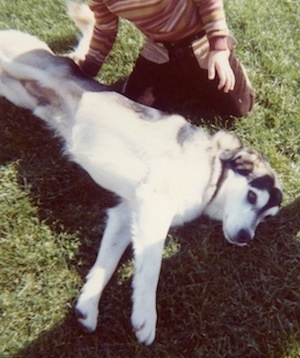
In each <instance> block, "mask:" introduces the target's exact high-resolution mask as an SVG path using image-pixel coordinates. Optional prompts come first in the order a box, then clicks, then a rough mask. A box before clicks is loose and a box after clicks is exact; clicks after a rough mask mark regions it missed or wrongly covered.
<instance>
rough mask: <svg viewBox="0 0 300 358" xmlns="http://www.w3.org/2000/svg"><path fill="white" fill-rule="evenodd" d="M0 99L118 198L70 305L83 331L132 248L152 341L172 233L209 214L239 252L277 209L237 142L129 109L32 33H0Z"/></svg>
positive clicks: (140, 317)
mask: <svg viewBox="0 0 300 358" xmlns="http://www.w3.org/2000/svg"><path fill="white" fill-rule="evenodd" d="M16 44H17V46H16ZM0 96H3V97H5V98H6V99H8V100H9V101H11V102H12V103H14V104H15V105H17V106H20V107H23V108H26V109H29V110H31V111H32V112H33V114H34V115H35V116H37V117H39V118H41V119H42V120H44V121H45V122H46V123H47V125H49V126H50V127H51V128H52V129H53V130H54V131H55V133H56V134H58V135H60V136H61V137H62V138H63V139H64V142H65V152H66V154H67V155H68V156H69V158H70V160H72V161H74V162H76V163H78V164H79V165H80V166H81V167H82V168H84V169H85V170H86V171H87V172H88V173H89V175H90V176H91V177H92V178H93V179H94V181H95V182H96V183H97V184H98V185H100V186H101V187H103V188H105V189H107V190H109V191H111V192H113V193H115V194H116V195H117V196H118V197H119V198H120V201H119V203H118V204H117V205H116V206H115V207H113V208H110V209H109V210H108V220H107V225H106V228H105V231H104V234H103V237H102V241H101V246H100V249H99V252H98V256H97V258H96V261H95V264H94V265H93V267H92V268H91V270H90V272H89V274H88V275H87V278H86V283H85V284H84V286H83V288H82V290H81V293H80V295H79V298H78V300H77V303H76V309H75V311H76V316H77V319H78V321H79V323H80V324H81V326H82V327H83V328H84V329H85V330H87V331H94V330H95V329H96V325H97V317H98V306H99V301H100V298H101V294H102V292H103V289H104V287H105V286H106V284H107V283H108V281H109V279H110V278H111V276H112V274H113V272H114V270H115V269H116V267H117V265H118V262H119V260H120V258H121V256H122V254H123V252H124V251H125V249H126V248H127V246H128V245H129V244H130V243H132V245H133V250H134V258H135V273H134V277H133V308H132V316H131V322H132V326H133V331H134V332H135V335H136V337H137V339H138V341H139V342H141V343H144V344H145V345H150V344H151V343H152V342H153V341H154V339H155V331H156V321H157V313H156V288H157V284H158V278H159V273H160V267H161V261H162V251H163V247H164V242H165V238H166V236H167V233H168V231H169V229H170V227H172V226H177V225H183V224H184V223H186V222H189V221H192V220H194V219H195V218H197V217H199V216H201V215H206V216H208V217H210V218H212V219H215V220H219V221H221V222H222V229H223V233H224V237H225V239H226V240H227V241H228V242H229V243H231V244H234V245H237V246H245V245H248V244H249V243H250V242H251V241H252V240H253V238H254V236H255V230H256V228H257V226H258V225H259V224H260V223H261V222H262V221H263V220H264V219H265V218H266V217H267V216H273V215H275V214H276V213H277V212H278V210H279V206H280V204H281V201H282V190H281V187H280V183H279V180H278V177H277V175H276V174H275V172H274V170H273V169H272V168H271V166H270V165H269V164H268V162H267V161H266V160H265V159H264V158H263V157H262V155H261V154H260V153H259V152H257V151H256V150H254V149H252V148H248V147H244V146H243V144H242V142H241V141H240V139H239V138H238V137H236V136H235V135H233V134H230V133H226V132H223V131H219V132H217V133H215V134H214V135H209V134H208V133H206V132H205V131H204V130H203V129H201V128H199V127H197V126H195V125H192V124H190V123H189V122H188V121H187V120H185V119H184V118H183V117H182V116H179V115H175V114H174V115H167V114H164V113H162V112H160V111H159V110H156V109H153V108H150V107H146V106H144V105H141V104H138V103H135V102H133V101H131V100H130V99H127V98H125V97H124V96H123V95H121V94H119V93H116V92H114V91H111V90H110V89H109V88H107V87H105V86H103V85H102V84H100V83H98V82H97V81H95V80H94V79H92V78H90V77H88V76H86V75H84V74H83V73H82V72H81V71H80V69H79V68H78V67H77V65H76V64H75V63H74V62H73V61H72V60H71V59H70V58H66V57H60V56H56V55H55V54H54V53H53V52H52V51H51V49H50V48H49V47H48V46H47V45H46V44H45V43H44V42H42V41H40V40H39V39H37V38H36V37H34V36H32V35H29V34H25V33H22V32H20V31H16V30H5V31H0Z"/></svg>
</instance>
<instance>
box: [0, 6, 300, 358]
mask: <svg viewBox="0 0 300 358" xmlns="http://www.w3.org/2000/svg"><path fill="white" fill-rule="evenodd" d="M225 6H226V12H227V17H228V22H229V24H230V27H231V29H232V30H233V32H234V33H235V35H236V37H237V38H238V39H239V46H238V48H237V53H238V56H239V58H240V59H241V60H242V62H243V64H244V65H245V66H246V68H247V71H248V73H249V75H250V77H251V80H252V83H253V85H254V87H255V89H256V91H257V104H256V107H255V111H254V113H253V114H252V115H251V116H250V117H249V118H247V119H242V120H239V121H236V123H235V127H234V128H233V129H232V130H234V132H235V133H237V134H238V135H239V136H240V137H241V138H242V139H243V140H244V142H245V143H246V144H247V145H253V146H255V147H256V148H257V149H259V150H261V151H262V152H263V153H264V154H265V156H266V157H267V158H268V160H269V161H270V162H271V164H272V165H273V166H274V167H275V168H276V170H277V172H278V173H279V176H280V178H281V181H282V184H283V189H284V204H283V208H282V210H281V212H280V214H279V215H278V216H277V217H276V218H273V219H270V220H269V221H268V222H266V223H265V224H263V225H261V227H260V228H259V230H258V232H257V238H256V240H255V242H254V243H253V245H251V246H249V247H247V248H237V247H233V246H231V245H229V244H227V243H226V242H225V240H224V238H223V237H222V233H221V227H220V224H218V223H214V222H212V221H209V220H206V219H201V220H198V221H197V222H196V223H193V224H191V225H189V226H186V227H184V228H181V229H177V230H172V231H171V232H170V234H169V238H168V244H167V247H166V250H165V255H164V257H165V259H164V261H163V265H162V272H161V280H160V284H159V288H158V294H157V307H158V327H157V339H156V342H155V343H154V344H153V345H152V346H151V347H143V346H141V345H139V344H138V343H137V342H136V340H135V338H134V335H133V333H132V331H131V326H130V319H129V317H130V306H131V302H130V300H131V298H130V294H131V287H130V286H131V282H130V280H131V272H132V265H131V262H130V258H131V252H130V250H128V252H127V253H126V254H125V257H124V258H123V260H122V263H121V264H120V267H119V269H118V272H117V273H116V275H115V276H114V277H113V279H112V281H111V283H110V285H109V286H108V287H107V289H106V290H105V293H104V296H103V301H102V305H101V308H100V317H99V325H98V329H97V331H96V332H95V333H94V334H91V335H87V334H84V333H83V332H81V331H80V329H79V328H78V327H77V324H76V322H75V319H74V316H73V307H74V302H75V300H76V297H77V295H78V291H79V289H80V287H81V285H82V282H83V279H84V276H85V275H86V273H87V271H88V268H89V267H90V266H91V264H92V263H93V260H94V259H95V255H96V252H97V248H98V243H99V238H100V237H101V233H102V231H103V225H104V217H105V215H104V214H105V213H104V209H105V208H106V207H107V206H110V205H112V204H113V202H114V198H112V197H111V195H110V194H109V193H107V192H105V191H104V190H102V189H101V188H99V187H97V186H96V185H95V184H94V183H93V182H92V181H91V179H90V178H89V177H88V175H87V174H85V173H84V172H83V171H82V170H81V168H79V167H78V166H76V165H74V164H72V163H70V162H68V161H67V160H66V158H64V157H62V155H61V148H62V143H61V142H60V141H59V140H58V139H57V138H53V136H52V134H51V132H49V131H48V130H47V129H46V128H44V127H43V126H42V124H41V123H40V122H39V121H38V120H37V119H36V118H34V117H33V116H32V115H30V114H29V113H28V112H26V111H24V110H21V109H18V108H15V107H14V106H13V105H11V104H10V103H8V102H7V101H5V100H4V99H0V165H1V166H0V286H1V291H0V317H1V318H0V356H1V357H119V356H124V357H200V358H202V357H209V358H210V357H213V358H218V357H226V358H227V357H228V358H233V357H239V358H240V357H247V358H248V357H253V358H259V357H266V358H269V357H270V358H296V357H299V356H300V148H299V146H300V144H299V143H300V142H299V138H300V115H299V113H300V105H299V87H300V86H299V85H300V75H299V73H300V68H299V66H300V58H299V56H300V53H299V48H298V47H299V46H298V44H299V43H300V33H299V30H298V25H299V21H298V20H299V16H300V3H299V1H297V0H273V1H270V0H252V1H245V0H231V1H228V0H226V1H225ZM0 28H1V29H8V28H18V29H20V30H23V31H28V32H30V33H32V34H35V35H37V36H38V37H40V38H41V39H43V40H45V41H47V42H48V43H49V44H50V45H51V47H52V48H53V49H54V50H55V51H57V52H60V53H63V52H65V51H68V50H69V49H70V48H71V47H72V46H74V45H75V43H76V35H75V34H76V30H75V28H74V27H73V25H72V24H71V23H70V21H69V20H68V18H67V16H66V15H65V8H64V3H63V1H62V0H53V1H51V2H41V1H38V0H27V1H26V2H25V1H14V2H13V1H8V0H1V1H0ZM16 46H17V44H16ZM140 46H141V37H140V35H139V34H138V33H137V31H136V30H134V29H133V27H132V26H130V25H129V24H128V23H127V22H122V26H121V28H120V35H119V38H118V43H117V45H116V46H115V48H114V51H113V53H112V54H111V56H110V58H109V60H108V62H107V64H106V65H105V66H104V68H103V71H102V72H101V74H100V76H99V79H100V80H101V81H103V82H105V83H111V82H115V81H116V80H118V79H119V78H122V77H125V76H126V75H127V74H128V73H129V72H130V70H131V68H132V65H133V63H134V59H135V57H136V56H137V53H138V49H139V47H140Z"/></svg>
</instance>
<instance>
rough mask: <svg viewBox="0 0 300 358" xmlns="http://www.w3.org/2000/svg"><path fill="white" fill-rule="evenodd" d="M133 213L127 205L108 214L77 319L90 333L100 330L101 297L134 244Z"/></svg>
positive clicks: (78, 307) (77, 309)
mask: <svg viewBox="0 0 300 358" xmlns="http://www.w3.org/2000/svg"><path fill="white" fill-rule="evenodd" d="M130 225H131V210H130V208H129V205H128V204H127V203H126V202H122V203H121V204H119V205H117V206H116V207H114V208H112V209H109V210H108V220H107V226H106V228H105V231H104V235H103V238H102V242H101V245H100V249H99V252H98V256H97V259H96V262H95V264H94V265H93V267H92V269H91V270H90V272H89V274H88V276H87V278H86V283H85V285H84V286H83V288H82V291H81V294H80V296H79V298H78V301H77V304H76V316H77V319H78V322H79V323H80V324H81V326H82V327H83V328H84V329H85V330H86V331H89V332H92V331H94V330H95V329H96V326H97V318H98V312H99V311H98V305H99V300H100V297H101V294H102V292H103V289H104V287H105V286H106V284H107V282H108V281H109V279H110V278H111V276H112V274H113V272H114V271H115V268H116V266H117V264H118V262H119V260H120V258H121V256H122V254H123V252H124V251H125V249H126V247H127V246H128V245H129V243H130V241H131V232H130Z"/></svg>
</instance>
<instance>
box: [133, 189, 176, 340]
mask: <svg viewBox="0 0 300 358" xmlns="http://www.w3.org/2000/svg"><path fill="white" fill-rule="evenodd" d="M165 199H166V198H165ZM138 209H139V210H138V212H137V213H136V215H135V217H134V228H133V246H134V254H135V275H134V279H133V310H132V316H131V322H132V326H133V330H134V332H135V335H136V337H137V339H138V340H139V342H141V343H144V344H146V345H149V344H151V343H152V342H153V340H154V338H155V329H156V319H157V315H156V288H157V283H158V279H159V273H160V268H161V260H162V252H163V247H164V242H165V238H166V236H167V233H168V230H169V227H170V224H171V221H172V213H171V208H170V207H169V206H168V202H167V200H163V198H161V197H160V198H158V197H157V195H153V196H152V197H151V200H147V201H146V202H144V203H142V204H141V205H140V206H139V208H138Z"/></svg>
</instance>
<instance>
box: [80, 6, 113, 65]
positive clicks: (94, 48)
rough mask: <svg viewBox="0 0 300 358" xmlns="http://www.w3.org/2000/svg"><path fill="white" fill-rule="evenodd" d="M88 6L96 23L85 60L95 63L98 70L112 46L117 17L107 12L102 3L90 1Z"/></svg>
mask: <svg viewBox="0 0 300 358" xmlns="http://www.w3.org/2000/svg"><path fill="white" fill-rule="evenodd" d="M89 6H90V8H91V10H92V11H93V12H94V15H95V20H96V23H95V26H94V33H93V37H92V40H91V43H90V49H89V52H88V54H87V57H86V58H87V60H88V61H90V62H94V63H97V64H98V65H99V68H100V66H101V65H102V64H103V63H104V61H105V58H106V56H107V55H108V53H109V51H110V50H111V48H112V46H113V44H114V41H115V38H116V35H117V32H118V22H119V21H118V17H117V16H116V15H114V14H112V13H111V12H110V11H109V10H108V8H107V7H106V5H105V4H104V2H103V1H100V0H90V1H89Z"/></svg>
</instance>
